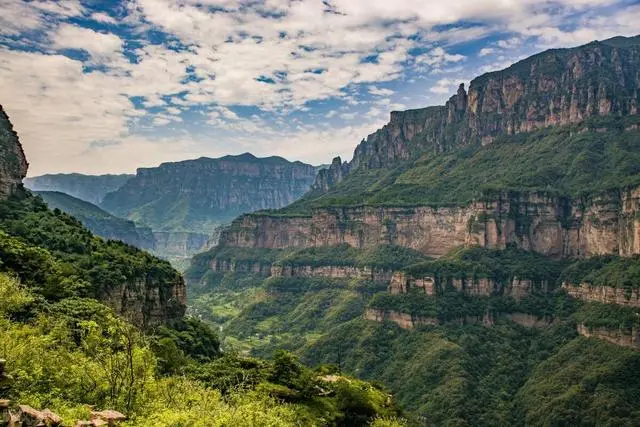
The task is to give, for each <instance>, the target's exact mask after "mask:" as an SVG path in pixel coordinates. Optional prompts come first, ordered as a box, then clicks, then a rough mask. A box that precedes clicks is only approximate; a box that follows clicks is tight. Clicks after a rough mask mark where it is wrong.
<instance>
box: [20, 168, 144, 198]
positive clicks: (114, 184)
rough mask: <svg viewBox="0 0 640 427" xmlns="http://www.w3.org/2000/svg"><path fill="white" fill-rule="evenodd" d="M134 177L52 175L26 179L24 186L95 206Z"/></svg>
mask: <svg viewBox="0 0 640 427" xmlns="http://www.w3.org/2000/svg"><path fill="white" fill-rule="evenodd" d="M132 177H133V175H126V174H122V175H83V174H79V173H70V174H62V173H61V174H51V175H41V176H35V177H29V178H25V180H24V185H25V186H26V187H27V188H29V189H30V190H33V191H57V192H61V193H66V194H69V195H71V196H73V197H76V198H78V199H80V200H84V201H87V202H90V203H93V204H95V205H98V204H100V202H102V199H103V198H104V196H105V195H106V194H107V193H110V192H112V191H115V190H117V189H118V188H120V187H122V186H123V185H124V183H125V182H127V181H128V180H129V179H130V178H132Z"/></svg>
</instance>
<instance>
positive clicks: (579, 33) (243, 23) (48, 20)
mask: <svg viewBox="0 0 640 427" xmlns="http://www.w3.org/2000/svg"><path fill="white" fill-rule="evenodd" d="M113 3H114V4H117V6H115V7H114V8H113V10H108V11H106V12H105V11H102V10H101V11H96V10H92V8H91V7H90V5H91V3H90V2H86V3H80V1H78V0H66V1H64V2H51V1H45V0H34V1H30V2H23V1H18V0H0V10H2V13H1V14H0V79H2V81H3V82H8V83H5V84H3V85H0V102H2V104H3V106H4V107H5V108H6V109H7V110H8V111H9V113H10V114H11V118H12V120H13V121H14V122H15V124H16V128H17V129H18V131H19V132H20V135H21V138H22V141H23V142H24V144H25V147H26V149H27V155H28V156H29V160H30V162H31V165H32V168H31V171H30V173H31V174H37V173H43V172H54V171H58V170H66V171H70V170H74V168H77V170H81V169H82V170H84V171H85V172H86V171H89V170H88V168H89V169H91V168H92V170H91V171H92V172H117V171H121V170H125V169H126V170H128V171H131V170H133V169H134V168H135V166H136V165H137V164H136V162H138V163H140V162H142V161H143V160H142V159H136V158H134V157H132V154H130V155H128V154H126V153H127V147H130V148H131V153H134V154H136V155H140V156H143V155H144V156H148V157H144V162H145V164H153V163H157V162H160V161H166V160H171V159H172V158H171V156H174V157H173V159H177V158H188V157H189V156H191V155H194V156H195V155H214V154H225V151H233V150H234V149H237V150H238V152H242V151H252V152H256V153H261V154H272V153H275V154H286V153H287V149H288V150H289V151H290V152H291V153H292V154H289V156H290V157H291V156H295V157H297V158H300V159H303V160H313V161H316V162H318V161H325V160H327V159H330V158H331V157H332V155H333V154H334V153H340V154H342V155H343V156H344V155H345V153H350V152H351V151H352V149H353V146H354V145H355V143H356V142H357V141H358V140H360V139H361V138H362V137H363V136H365V135H366V134H367V133H370V132H372V131H374V130H375V127H376V126H378V125H380V124H382V123H379V120H380V118H383V117H384V116H385V115H386V113H388V112H389V111H390V110H393V109H403V108H406V104H408V105H411V106H414V105H416V102H418V101H420V102H424V97H425V96H427V95H429V94H431V96H433V98H429V99H430V100H434V101H439V100H441V99H445V98H446V97H447V96H448V95H449V94H450V93H451V92H453V91H455V87H456V86H457V84H459V81H464V80H466V79H462V80H460V79H458V78H456V77H459V76H460V75H464V76H469V75H471V74H475V72H476V71H478V70H480V71H482V70H488V69H495V67H497V66H506V65H509V64H510V63H511V62H513V60H514V59H517V58H519V57H520V56H521V55H522V54H523V50H526V49H529V46H542V47H547V46H560V45H574V44H580V43H583V42H587V41H590V40H591V39H594V38H604V37H608V36H612V35H617V34H619V33H620V34H626V35H630V34H632V33H633V32H637V22H638V19H640V7H638V6H634V5H628V4H627V3H625V2H622V1H615V0H542V1H539V0H538V1H534V0H501V1H500V2H498V3H496V2H495V1H493V0H491V1H490V0H450V1H447V2H431V4H429V7H416V2H415V0H396V1H394V2H389V1H388V0H305V1H289V0H256V1H253V0H252V1H246V0H180V1H177V0H129V1H122V2H113ZM616 5H617V6H616ZM611 6H616V7H611ZM599 8H602V9H599ZM596 10H598V11H601V12H602V13H597V12H595V11H596ZM551 12H553V13H551ZM115 17H118V19H116V18H115ZM567 23H570V24H567ZM497 34H500V35H501V37H500V38H498V37H497ZM489 35H494V37H493V38H492V39H491V40H494V41H492V42H490V43H486V42H483V41H482V40H484V39H485V38H487V37H488V36H489ZM461 43H466V44H469V43H478V49H477V50H476V51H475V52H472V53H468V49H467V50H461V49H460V44H461ZM476 52H477V54H476ZM78 53H80V54H78ZM525 53H530V51H526V52H525ZM472 61H476V62H472ZM469 67H471V68H469ZM445 73H446V74H445ZM463 73H464V74H463ZM445 76H446V77H447V78H442V77H445ZM452 76H453V77H452ZM392 81H393V84H388V83H389V82H392ZM416 81H418V82H423V84H422V86H421V90H422V91H423V93H420V92H419V90H418V89H414V85H415V82H416ZM410 82H411V83H410ZM409 85H411V88H409ZM387 86H392V87H393V88H394V89H393V90H391V89H389V88H387ZM419 87H420V86H419ZM403 95H404V97H403ZM391 97H394V98H397V99H402V103H397V102H394V100H392V99H391ZM371 99H373V100H372V101H371ZM405 99H406V101H405ZM365 101H366V105H365ZM317 103H325V104H322V107H321V108H323V109H322V110H320V111H322V113H317V112H316V110H314V108H315V105H317ZM341 106H348V110H347V111H348V112H345V110H344V109H343V110H341V109H340V107H341ZM416 106H422V105H416ZM325 111H326V113H325ZM341 111H342V113H341ZM194 117H195V118H194ZM198 117H199V118H200V119H198ZM318 117H323V120H318ZM356 118H357V119H358V120H355V119H356ZM325 119H331V122H332V123H334V124H335V125H336V126H338V127H336V128H333V127H331V126H328V124H327V123H326V122H327V121H328V120H325ZM198 120H200V121H198ZM354 123H358V126H357V127H354V126H353V124H354ZM154 131H155V132H156V134H154V135H152V136H150V135H149V133H153V132H154ZM170 131H171V132H173V133H169V132H170ZM355 133H359V134H358V135H356V134H355ZM172 138H173V139H174V140H175V141H174V143H173V144H174V145H172V142H171V141H172ZM96 141H97V142H100V141H117V142H119V143H117V144H106V145H105V144H100V143H96ZM285 144H292V145H291V146H290V147H286V146H285ZM292 147H293V148H292ZM269 150H271V151H269ZM291 150H292V151H291ZM98 155H99V156H102V157H104V156H116V157H118V160H113V161H111V160H108V161H95V162H94V160H95V159H96V156H98ZM83 159H84V160H83ZM314 159H315V160H314Z"/></svg>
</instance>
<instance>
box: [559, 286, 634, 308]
mask: <svg viewBox="0 0 640 427" xmlns="http://www.w3.org/2000/svg"><path fill="white" fill-rule="evenodd" d="M562 289H564V290H565V291H566V292H567V293H568V294H569V295H571V296H572V297H573V298H576V299H579V300H581V301H585V302H601V303H605V304H616V305H621V306H627V307H640V290H638V289H637V288H634V289H624V288H614V287H611V286H597V285H591V284H589V283H582V284H580V285H572V284H570V283H563V284H562Z"/></svg>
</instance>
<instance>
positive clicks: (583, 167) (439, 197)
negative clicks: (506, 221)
mask: <svg viewBox="0 0 640 427" xmlns="http://www.w3.org/2000/svg"><path fill="white" fill-rule="evenodd" d="M638 121H640V119H638V118H637V117H624V118H621V117H600V118H592V119H589V120H587V121H586V122H584V123H581V124H576V125H571V126H564V127H550V128H545V129H541V130H538V131H534V132H529V133H521V134H517V135H509V136H501V137H498V138H497V139H496V140H495V141H494V142H492V143H491V144H489V145H487V146H484V147H482V146H475V145H474V146H467V147H463V148H460V149H457V150H454V151H451V152H447V153H441V154H433V153H431V152H429V153H425V154H423V156H422V157H421V158H419V159H417V160H415V161H412V162H410V163H401V164H396V165H395V166H394V168H392V169H370V170H364V169H359V170H356V171H354V172H353V173H351V174H350V175H348V176H347V178H346V179H345V180H344V181H343V182H341V183H340V184H339V185H337V186H336V187H334V188H332V189H330V190H329V192H327V193H325V194H320V195H319V194H317V193H316V194H309V195H307V196H305V197H304V198H302V199H301V200H300V201H298V202H296V203H294V204H292V205H291V206H289V207H287V208H286V209H284V210H281V211H279V212H276V213H274V214H280V215H285V214H287V213H289V214H303V213H308V212H309V211H310V209H312V208H319V207H323V208H324V207H336V206H353V205H373V206H378V205H385V206H415V205H429V206H443V205H445V206H446V205H461V204H466V203H468V202H470V201H472V200H477V199H484V198H485V197H492V195H495V193H496V192H497V191H502V192H506V191H512V192H522V191H535V192H541V193H547V194H550V195H560V196H569V197H580V196H583V195H587V194H594V193H597V192H601V191H608V190H612V189H620V188H623V187H625V186H630V185H636V184H640V169H639V168H638V164H640V157H639V156H640V154H638V153H640V150H639V146H638V144H639V142H638V141H640V131H637V130H625V129H627V128H629V127H630V126H631V125H633V124H637V123H638Z"/></svg>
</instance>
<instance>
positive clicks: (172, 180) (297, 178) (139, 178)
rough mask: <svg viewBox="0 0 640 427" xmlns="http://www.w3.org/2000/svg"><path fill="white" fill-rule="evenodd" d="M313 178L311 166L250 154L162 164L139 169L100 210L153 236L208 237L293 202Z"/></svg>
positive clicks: (106, 199)
mask: <svg viewBox="0 0 640 427" xmlns="http://www.w3.org/2000/svg"><path fill="white" fill-rule="evenodd" d="M315 175H316V169H315V168H314V167H313V166H311V165H307V164H304V163H300V162H288V161H287V160H285V159H283V158H280V157H269V158H262V159H260V158H256V157H255V156H253V155H251V154H248V153H247V154H243V155H240V156H226V157H222V158H219V159H209V158H200V159H197V160H189V161H184V162H177V163H164V164H162V165H160V166H159V167H156V168H142V169H138V171H137V173H136V176H135V177H134V178H132V179H130V180H129V181H127V183H126V184H125V185H124V186H123V187H122V188H120V189H118V190H117V191H115V192H113V193H110V194H108V195H107V196H106V197H105V198H104V201H103V203H102V205H101V206H102V207H103V208H104V209H106V210H107V211H109V212H111V213H113V214H114V215H117V216H121V217H125V218H129V219H132V220H134V221H136V222H140V223H143V224H145V225H148V226H150V227H151V228H153V230H154V231H192V232H197V233H203V234H208V233H209V232H212V231H213V230H214V228H215V227H216V226H218V225H220V224H221V223H225V222H228V221H230V220H231V219H233V218H234V217H235V216H237V215H239V214H242V213H245V212H252V211H255V210H259V209H271V208H279V207H283V206H285V205H287V204H289V203H291V202H293V201H295V200H296V199H297V198H299V197H300V196H301V195H302V194H303V193H305V192H306V191H307V190H308V189H309V188H310V186H311V184H312V183H313V181H314V179H315Z"/></svg>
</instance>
